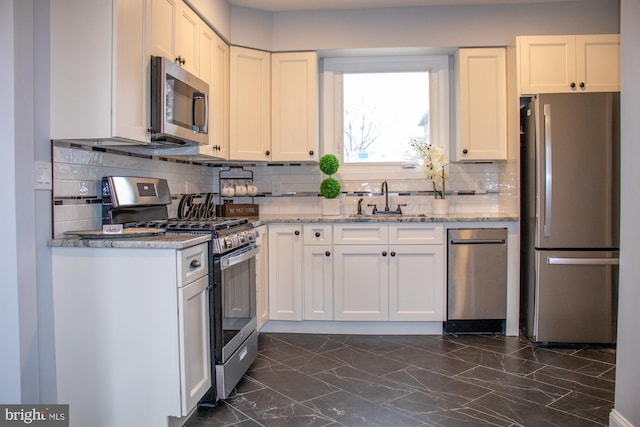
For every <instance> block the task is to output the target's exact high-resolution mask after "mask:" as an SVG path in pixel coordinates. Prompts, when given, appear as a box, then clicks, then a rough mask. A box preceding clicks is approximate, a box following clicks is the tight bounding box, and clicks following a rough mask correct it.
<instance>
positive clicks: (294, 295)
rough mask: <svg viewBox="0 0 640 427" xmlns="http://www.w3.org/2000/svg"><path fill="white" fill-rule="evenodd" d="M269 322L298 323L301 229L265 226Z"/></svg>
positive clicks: (300, 296) (297, 225)
mask: <svg viewBox="0 0 640 427" xmlns="http://www.w3.org/2000/svg"><path fill="white" fill-rule="evenodd" d="M269 319H270V320H302V225H301V224H271V225H269Z"/></svg>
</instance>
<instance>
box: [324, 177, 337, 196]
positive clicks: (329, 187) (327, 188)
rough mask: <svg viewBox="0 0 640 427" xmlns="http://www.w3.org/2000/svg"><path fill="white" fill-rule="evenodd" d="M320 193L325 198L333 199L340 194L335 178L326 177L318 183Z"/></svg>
mask: <svg viewBox="0 0 640 427" xmlns="http://www.w3.org/2000/svg"><path fill="white" fill-rule="evenodd" d="M320 194H321V195H322V197H326V198H327V199H335V198H336V197H338V196H339V195H340V183H339V182H338V180H337V179H335V178H326V179H325V180H324V181H322V183H321V184H320Z"/></svg>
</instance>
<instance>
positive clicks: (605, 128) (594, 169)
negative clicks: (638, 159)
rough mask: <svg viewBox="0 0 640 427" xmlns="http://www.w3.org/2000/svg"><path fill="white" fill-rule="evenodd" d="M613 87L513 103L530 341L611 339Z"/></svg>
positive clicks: (615, 176)
mask: <svg viewBox="0 0 640 427" xmlns="http://www.w3.org/2000/svg"><path fill="white" fill-rule="evenodd" d="M619 104H620V101H619V94H618V93H588V94H587V93H581V94H574V93H569V94H543V95H538V96H535V97H533V98H531V99H530V102H529V103H528V104H527V105H526V106H524V107H523V108H522V110H521V124H522V130H523V134H522V140H521V230H520V231H521V248H520V250H521V295H520V299H521V301H520V302H521V308H520V310H521V319H520V321H521V327H522V330H523V331H524V333H525V334H526V335H527V336H528V337H529V338H530V339H531V340H532V341H534V342H537V343H545V344H554V343H591V344H612V343H615V341H616V319H617V299H618V249H619V204H620V202H619V193H620V190H619V186H620V184H619V183H620V179H619V176H620V173H619V170H620V168H619V165H620V159H619V156H620V151H619V147H620V144H619V141H620V126H619V123H620V120H619Z"/></svg>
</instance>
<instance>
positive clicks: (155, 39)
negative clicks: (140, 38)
mask: <svg viewBox="0 0 640 427" xmlns="http://www.w3.org/2000/svg"><path fill="white" fill-rule="evenodd" d="M180 2H181V0H150V1H149V8H150V11H148V12H147V16H148V17H149V21H147V27H148V29H149V34H150V36H149V51H150V53H151V55H154V56H163V57H165V58H169V59H172V60H174V59H175V58H176V54H175V52H176V47H175V39H176V34H175V30H176V22H175V19H176V15H177V13H178V6H179V3H180Z"/></svg>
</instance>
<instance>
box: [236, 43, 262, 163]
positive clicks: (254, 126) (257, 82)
mask: <svg viewBox="0 0 640 427" xmlns="http://www.w3.org/2000/svg"><path fill="white" fill-rule="evenodd" d="M229 67H230V74H229V86H230V87H229V94H230V95H229V108H230V111H229V123H230V125H229V155H230V158H231V159H233V160H270V159H271V58H270V54H269V52H264V51H259V50H254V49H247V48H242V47H237V46H231V49H230V65H229Z"/></svg>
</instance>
